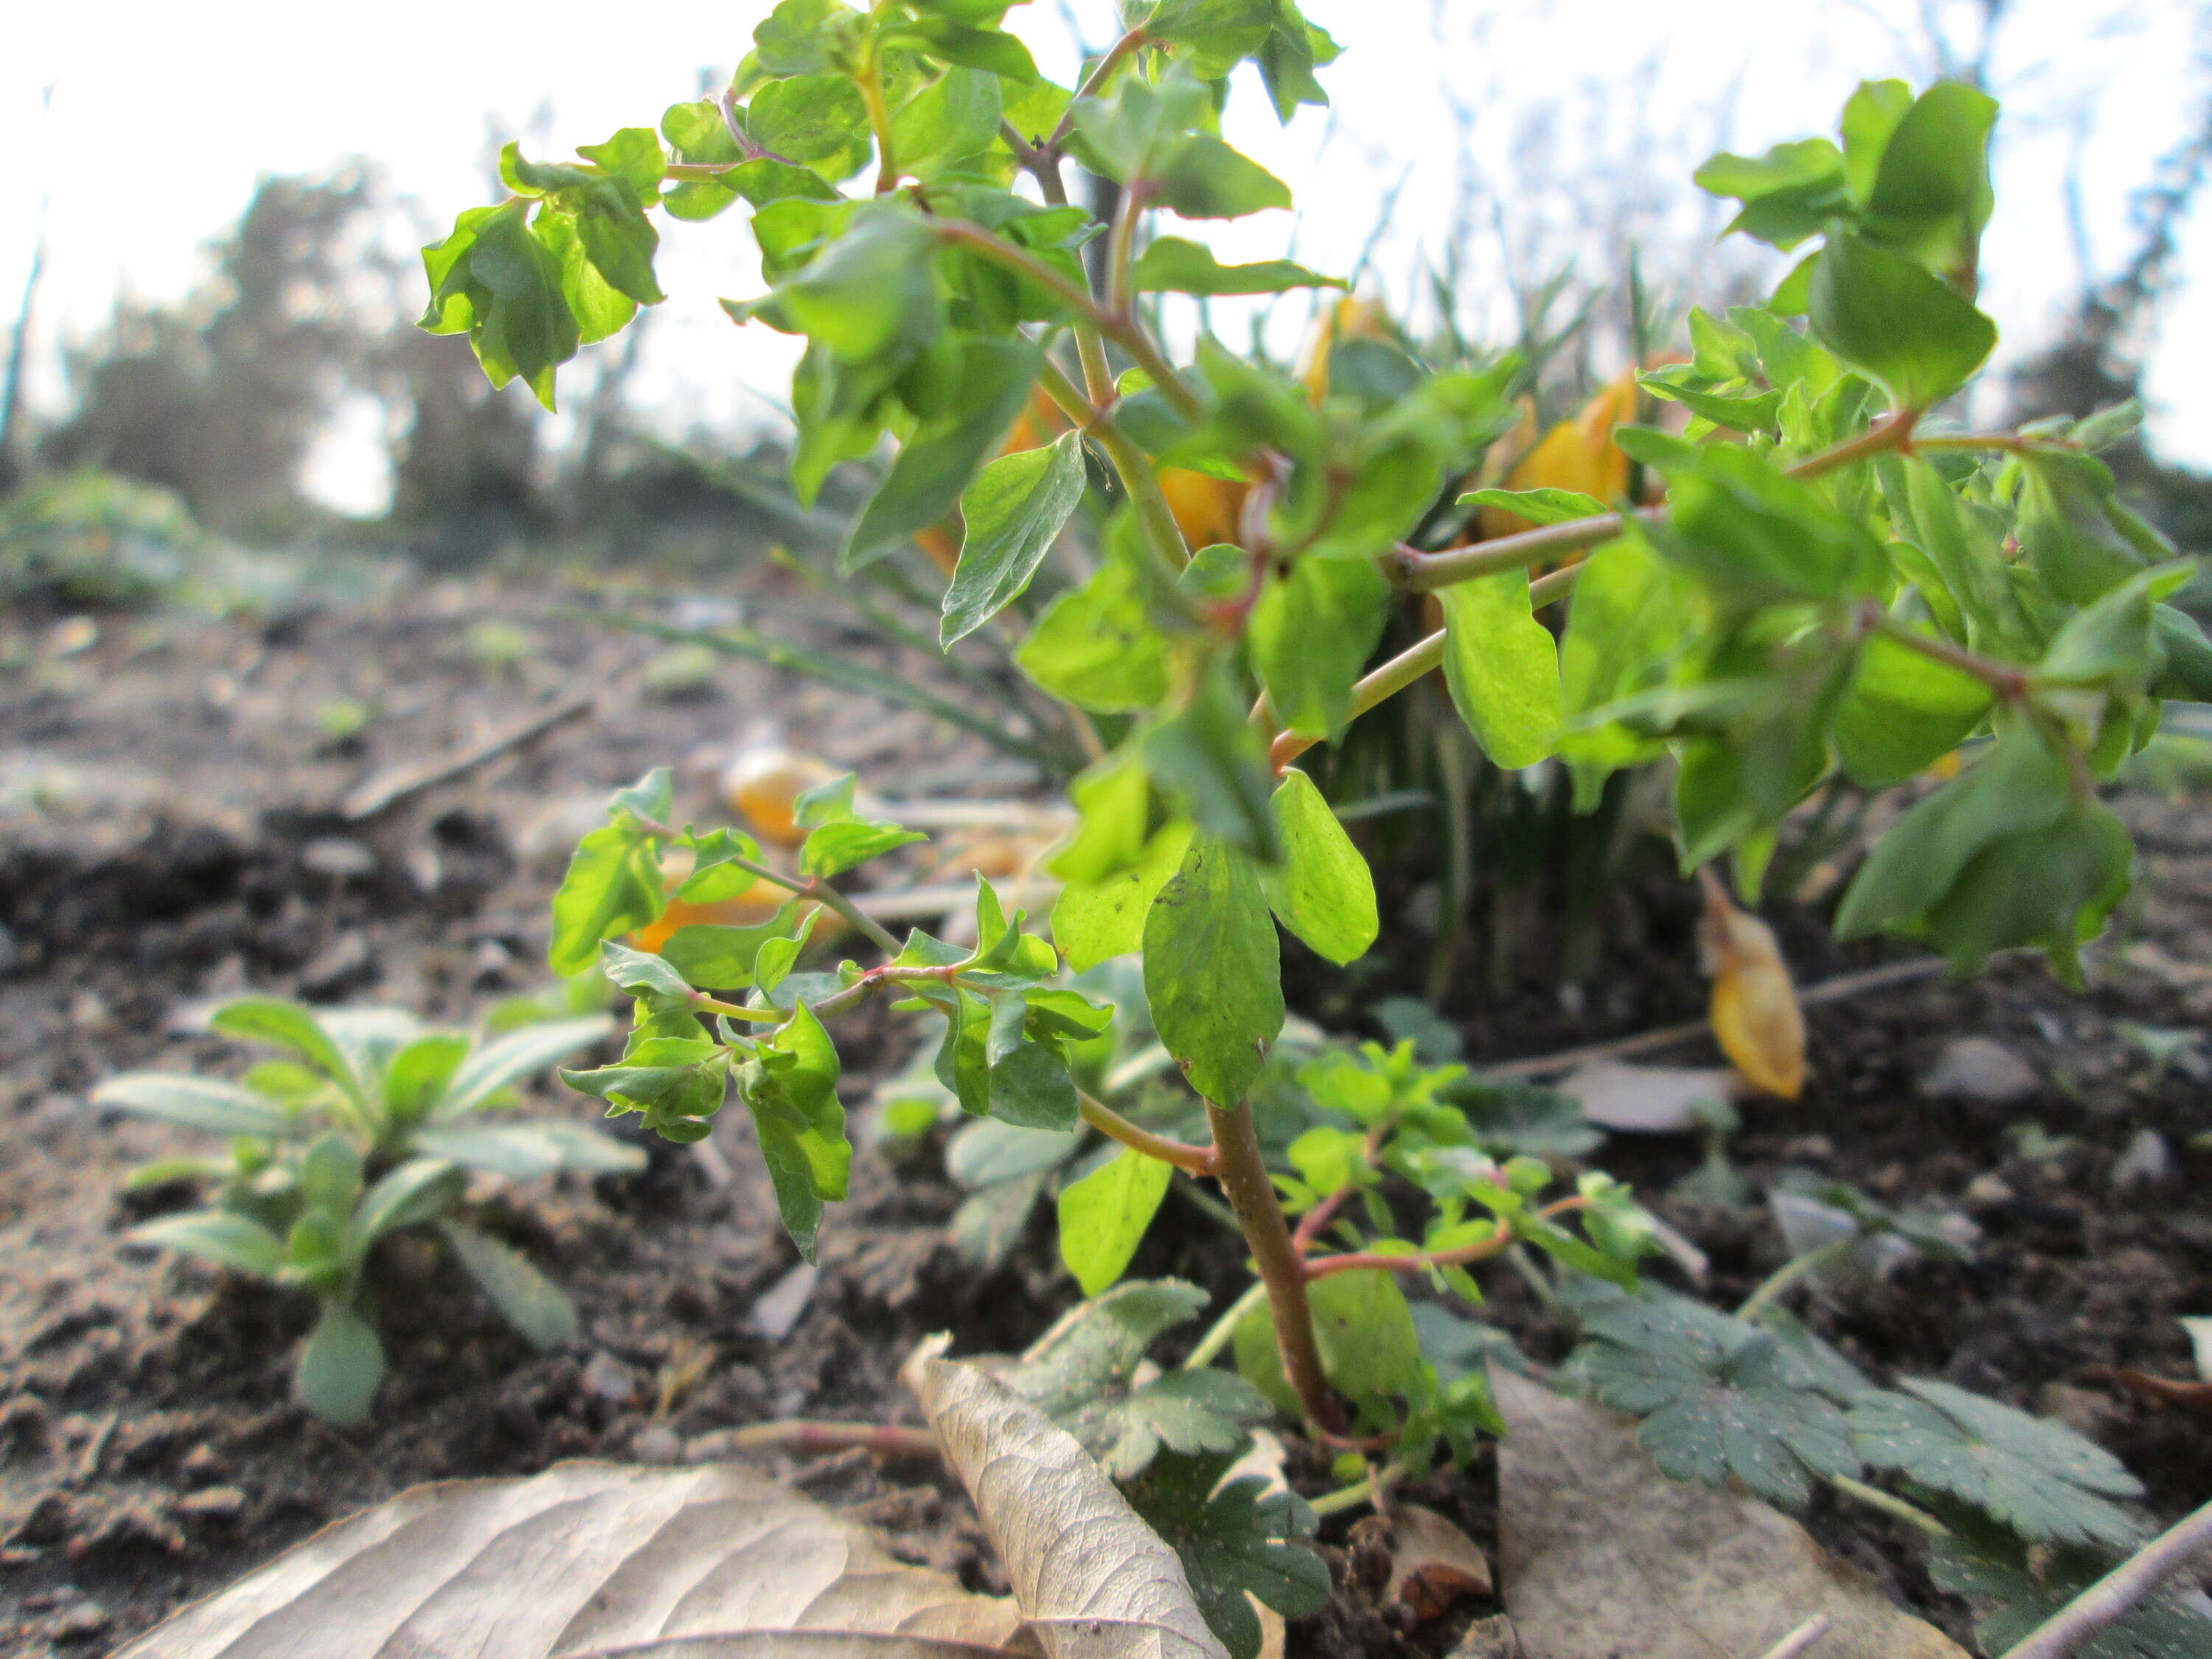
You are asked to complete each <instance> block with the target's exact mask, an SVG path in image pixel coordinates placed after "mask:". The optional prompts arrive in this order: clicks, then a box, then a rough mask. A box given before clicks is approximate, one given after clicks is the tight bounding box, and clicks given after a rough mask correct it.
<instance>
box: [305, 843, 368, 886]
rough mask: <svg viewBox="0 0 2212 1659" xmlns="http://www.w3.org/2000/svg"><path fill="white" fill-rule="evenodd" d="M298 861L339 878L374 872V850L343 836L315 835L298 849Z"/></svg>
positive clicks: (310, 868)
mask: <svg viewBox="0 0 2212 1659" xmlns="http://www.w3.org/2000/svg"><path fill="white" fill-rule="evenodd" d="M300 863H301V866H302V867H303V868H305V869H307V870H311V871H313V872H314V873H315V874H317V875H319V876H331V877H334V878H337V879H338V880H340V881H343V880H345V879H346V878H349V877H359V876H373V875H374V874H375V873H376V854H374V853H373V852H371V851H370V850H369V849H368V848H366V847H364V846H362V843H361V842H357V841H355V840H353V839H352V838H351V837H350V836H317V837H316V838H315V839H314V840H313V841H311V842H308V843H307V845H306V846H305V847H302V848H301V849H300Z"/></svg>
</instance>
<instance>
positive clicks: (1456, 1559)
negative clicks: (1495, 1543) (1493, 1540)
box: [1390, 1504, 1492, 1620]
mask: <svg viewBox="0 0 2212 1659" xmlns="http://www.w3.org/2000/svg"><path fill="white" fill-rule="evenodd" d="M1491 1589H1492V1586H1491V1580H1490V1558H1489V1557H1487V1556H1486V1555H1485V1554H1484V1553H1482V1547H1481V1546H1480V1545H1479V1544H1477V1543H1476V1542H1475V1541H1474V1540H1473V1539H1472V1538H1469V1537H1468V1535H1467V1534H1465V1533H1463V1532H1462V1531H1461V1530H1460V1529H1459V1528H1457V1527H1455V1526H1454V1525H1453V1524H1452V1523H1451V1522H1449V1521H1447V1520H1446V1519H1444V1517H1443V1516H1441V1515H1438V1514H1437V1512H1436V1511H1435V1510H1425V1509H1423V1508H1422V1507H1421V1506H1420V1505H1419V1504H1392V1505H1391V1506H1390V1595H1391V1597H1392V1599H1393V1600H1395V1601H1403V1602H1404V1603H1405V1604H1406V1605H1407V1607H1411V1608H1412V1609H1413V1616H1414V1617H1415V1618H1416V1619H1421V1620H1429V1619H1441V1618H1443V1616H1444V1614H1445V1613H1448V1612H1449V1611H1450V1610H1451V1605H1452V1603H1453V1602H1455V1601H1458V1600H1459V1598H1460V1597H1461V1596H1462V1595H1489V1594H1490V1593H1491Z"/></svg>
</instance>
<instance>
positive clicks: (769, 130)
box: [744, 75, 868, 180]
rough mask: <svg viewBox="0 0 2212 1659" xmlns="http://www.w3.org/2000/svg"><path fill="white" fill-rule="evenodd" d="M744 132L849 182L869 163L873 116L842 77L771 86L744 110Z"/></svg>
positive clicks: (783, 154) (805, 164)
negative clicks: (869, 134)
mask: <svg viewBox="0 0 2212 1659" xmlns="http://www.w3.org/2000/svg"><path fill="white" fill-rule="evenodd" d="M744 120H745V129H746V131H747V132H748V133H749V134H750V136H751V138H752V141H753V142H754V143H756V144H757V145H759V146H760V147H761V148H762V149H765V150H769V151H773V152H774V153H775V155H778V156H780V157H781V158H782V159H783V160H784V161H795V162H797V163H798V164H799V166H801V167H812V168H814V169H815V170H816V171H817V172H819V173H821V174H822V176H823V178H825V179H832V180H835V179H846V178H849V177H851V176H852V175H853V174H854V173H857V172H859V171H860V166H861V164H862V163H863V162H865V161H866V160H867V159H868V111H867V106H866V104H865V103H864V102H863V101H862V100H861V98H860V88H858V87H856V86H854V84H853V82H851V81H849V80H848V79H847V78H846V77H845V76H842V75H798V76H791V77H790V78H788V79H787V80H781V81H771V82H769V84H768V85H766V86H764V87H763V88H761V89H760V90H759V91H758V92H757V93H755V94H753V96H752V100H751V102H750V103H749V104H747V105H746V106H745V114H744Z"/></svg>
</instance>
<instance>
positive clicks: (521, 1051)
mask: <svg viewBox="0 0 2212 1659" xmlns="http://www.w3.org/2000/svg"><path fill="white" fill-rule="evenodd" d="M210 1027H211V1029H212V1030H215V1031H216V1032H218V1033H220V1034H221V1035H222V1036H228V1037H232V1038H234V1039H236V1040H237V1041H239V1042H250V1043H255V1044H258V1045H261V1046H264V1047H267V1048H275V1049H277V1050H278V1051H279V1052H280V1053H282V1054H283V1055H285V1056H286V1058H283V1059H281V1060H264V1061H262V1062H261V1063H260V1064H258V1065H257V1066H253V1067H252V1069H251V1070H249V1071H248V1072H247V1073H246V1075H245V1077H244V1078H243V1079H240V1081H238V1082H236V1083H230V1082H225V1081H222V1080H221V1079H214V1078H204V1077H197V1076H193V1075H191V1074H189V1073H166V1072H131V1073H125V1074H124V1075H122V1076H120V1077H116V1078H111V1079H108V1080H107V1081H106V1083H103V1084H101V1085H100V1086H99V1087H98V1088H97V1089H95V1090H94V1091H93V1096H92V1098H93V1101H94V1104H96V1105H101V1106H112V1107H115V1108H118V1109H121V1110H123V1111H126V1112H131V1113H135V1114H137V1115H139V1116H141V1117H150V1118H156V1119H159V1120H161V1121H164V1122H167V1123H173V1124H177V1125H179V1126H180V1127H185V1128H188V1129H197V1130H201V1131H204V1132H205V1133H210V1134H216V1135H222V1136H225V1137H227V1138H228V1140H229V1146H228V1155H227V1156H225V1157H221V1158H165V1159H162V1160H161V1161H159V1162H157V1163H154V1164H147V1165H145V1166H143V1168H141V1169H139V1170H137V1171H135V1172H134V1173H133V1174H132V1176H131V1180H130V1183H129V1184H130V1185H131V1187H133V1188H147V1187H152V1186H161V1185H166V1184H167V1183H169V1182H176V1181H192V1182H206V1183H210V1184H211V1185H212V1186H213V1188H214V1198H215V1202H214V1204H213V1206H212V1207H210V1208H208V1209H204V1210H194V1211H190V1212H185V1213H183V1214H179V1215H168V1216H162V1217H161V1218H158V1219H155V1220H153V1221H149V1222H147V1223H146V1224H144V1225H142V1226H139V1227H136V1228H133V1229H132V1230H131V1238H132V1239H133V1240H134V1241H136V1242H137V1243H142V1244H153V1245H158V1246H160V1247H161V1248H162V1249H172V1250H179V1251H182V1252H183V1253H184V1254H185V1255H197V1256H199V1257H202V1258H203V1259H204V1260H206V1261H213V1262H215V1263H216V1264H217V1265H219V1266H222V1267H229V1268H232V1269H234V1270H235V1271H237V1272H239V1273H246V1274H248V1275H250V1276H251V1277H253V1278H256V1279H267V1280H270V1282H271V1283H274V1284H276V1285H284V1286H287V1287H295V1288H298V1289H302V1290H307V1291H312V1292H313V1294H314V1296H315V1297H317V1298H318V1300H319V1303H320V1304H321V1311H320V1313H319V1316H318V1317H317V1319H316V1322H315V1327H314V1329H313V1333H312V1334H310V1335H309V1336H308V1338H307V1343H306V1345H305V1346H303V1347H302V1348H301V1352H300V1357H299V1361H298V1365H297V1368H296V1370H295V1372H294V1377H293V1382H294V1391H295V1394H296V1395H297V1396H298V1398H299V1401H300V1403H301V1404H302V1405H303V1406H305V1407H307V1409H308V1410H310V1411H312V1412H313V1413H315V1414H316V1415H318V1416H319V1417H324V1418H327V1419H330V1420H331V1421H332V1422H337V1423H354V1422H358V1421H360V1420H361V1419H362V1418H364V1417H366V1416H367V1415H368V1407H369V1403H370V1401H373V1400H374V1398H375V1395H376V1389H377V1385H378V1384H379V1383H380V1382H381V1381H382V1380H383V1376H384V1348H383V1344H382V1343H381V1342H380V1340H378V1338H377V1334H376V1317H377V1310H376V1307H375V1299H374V1292H373V1291H372V1289H371V1287H370V1285H369V1284H368V1280H367V1278H366V1276H365V1272H364V1270H365V1269H366V1267H367V1266H368V1257H369V1253H370V1251H371V1250H372V1249H374V1246H375V1245H376V1243H377V1242H378V1241H379V1240H380V1239H382V1238H385V1237H388V1236H390V1235H391V1234H392V1233H395V1232H398V1231H402V1230H404V1229H406V1228H410V1227H428V1228H432V1229H434V1230H435V1231H436V1232H437V1233H438V1235H439V1236H440V1237H441V1239H442V1240H443V1241H444V1243H446V1245H447V1248H449V1249H451V1250H452V1251H453V1255H454V1257H455V1258H456V1259H457V1260H458V1261H459V1262H460V1264H461V1265H462V1267H465V1269H466V1270H467V1271H468V1273H469V1275H470V1276H471V1278H472V1279H475V1280H476V1282H477V1285H480V1286H481V1287H482V1288H483V1291H484V1293H485V1294H486V1295H487V1296H489V1297H490V1298H491V1302H492V1305H493V1306H495V1308H497V1309H498V1310H499V1311H500V1313H501V1316H502V1317H504V1318H505V1319H506V1320H507V1322H508V1323H509V1324H511V1325H512V1326H513V1327H514V1328H515V1329H516V1330H517V1331H519V1332H520V1333H521V1334H522V1335H523V1336H525V1337H526V1338H527V1339H528V1340H530V1341H531V1342H532V1343H534V1344H536V1345H537V1346H540V1347H547V1348H550V1347H557V1346H560V1345H561V1344H562V1342H564V1341H566V1340H568V1337H569V1336H570V1335H571V1334H573V1333H574V1327H575V1313H574V1309H572V1308H571V1307H570V1305H569V1303H568V1297H566V1296H565V1295H563V1294H562V1291H561V1290H560V1288H559V1286H557V1285H554V1284H553V1283H552V1282H551V1281H550V1280H549V1279H546V1278H545V1277H544V1274H542V1273H539V1272H538V1269H537V1268H535V1267H532V1266H531V1264H530V1262H529V1261H527V1260H526V1258H525V1257H524V1256H522V1255H520V1253H519V1252H518V1251H516V1250H515V1249H513V1246H511V1245H509V1244H507V1243H502V1242H501V1240H499V1239H496V1238H495V1237H492V1236H491V1235H490V1234H489V1233H487V1232H484V1231H482V1230H481V1229H479V1228H477V1227H476V1226H473V1225H471V1224H470V1223H469V1221H468V1220H467V1219H466V1218H465V1209H464V1206H463V1203H462V1200H463V1197H464V1188H465V1183H466V1181H467V1176H468V1174H469V1172H470V1171H471V1170H479V1171H483V1172H484V1173H486V1174H489V1175H495V1176H506V1177H507V1178H510V1179H513V1180H518V1181H520V1180H529V1179H532V1178H534V1177H537V1176H546V1175H551V1174H553V1173H555V1172H556V1171H559V1170H577V1171H580V1172H583V1173H586V1174H592V1175H605V1174H613V1173H621V1172H625V1171H630V1170H637V1169H639V1168H641V1167H642V1165H643V1163H644V1159H643V1157H642V1156H641V1154H640V1153H639V1152H638V1150H637V1149H636V1148H635V1147H634V1146H624V1145H623V1144H622V1143H621V1142H620V1141H618V1140H616V1139H613V1138H612V1137H611V1136H609V1135H606V1134H604V1133H601V1132H600V1131H599V1130H596V1129H590V1128H586V1127H583V1126H582V1125H580V1124H574V1123H564V1122H560V1121H549V1120H543V1119H514V1118H509V1117H504V1116H501V1117H496V1118H486V1117H484V1116H483V1115H484V1114H486V1113H488V1112H490V1113H499V1112H501V1111H502V1110H503V1109H504V1108H506V1107H507V1106H508V1105H509V1104H511V1103H512V1102H513V1092H514V1085H516V1084H517V1083H520V1082H521V1081H523V1080H524V1079H527V1078H530V1077H533V1076H535V1075H538V1073H542V1072H544V1070H545V1068H546V1067H548V1066H550V1065H552V1064H553V1063H554V1062H555V1061H556V1060H562V1059H565V1058H566V1057H568V1055H570V1054H574V1053H575V1052H576V1051H577V1050H578V1049H580V1048H586V1047H587V1046H589V1045H590V1044H592V1043H593V1042H599V1040H600V1039H601V1038H603V1037H605V1036H606V1035H607V1033H608V1031H609V1030H611V1022H610V1021H609V1020H608V1019H606V1018H605V1017H604V1016H598V1015H595V1016H592V1017H588V1018H576V1019H562V1020H551V1021H545V1022H542V1023H538V1024H529V1025H525V1026H522V1027H521V1028H520V1029H519V1030H513V1031H510V1032H508V1033H507V1035H505V1036H499V1037H495V1038H493V1039H491V1040H490V1041H488V1042H479V1041H477V1040H476V1039H474V1038H472V1037H471V1036H468V1035H466V1034H465V1033H462V1032H457V1031H441V1030H426V1029H425V1028H424V1027H423V1026H422V1024H420V1022H418V1021H417V1020H416V1019H415V1018H413V1016H411V1015H410V1014H408V1013H406V1012H404V1011H403V1010H400V1009H395V1008H362V1009H346V1010H325V1011H320V1012H318V1011H315V1010H312V1009H309V1008H307V1007H304V1006H301V1005H300V1004H298V1003H294V1002H286V1001H283V1000H279V999H276V998H273V997H251V998H246V999H243V1000H239V1001H235V1002H231V1003H228V1004H226V1005H225V1006H222V1008H220V1009H218V1010H216V1012H215V1014H214V1016H213V1018H212V1019H211V1020H210Z"/></svg>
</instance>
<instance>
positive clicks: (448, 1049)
mask: <svg viewBox="0 0 2212 1659" xmlns="http://www.w3.org/2000/svg"><path fill="white" fill-rule="evenodd" d="M470 1047H471V1044H470V1042H469V1039H468V1038H467V1037H465V1036H461V1035H460V1034H459V1033H458V1032H453V1031H437V1032H433V1033H432V1034H431V1035H429V1036H423V1037H417V1038H416V1040H415V1041H414V1042H410V1043H409V1044H408V1045H407V1046H406V1047H405V1048H402V1049H401V1050H400V1051H399V1052H398V1054H394V1055H392V1064H391V1065H390V1066H387V1067H386V1068H385V1073H384V1113H385V1115H386V1118H388V1119H389V1120H390V1121H392V1122H394V1123H412V1122H415V1121H417V1120H419V1119H420V1118H422V1116H424V1115H426V1114H427V1113H428V1111H429V1110H430V1109H431V1108H432V1107H433V1106H435V1104H436V1103H437V1102H438V1100H439V1097H441V1095H442V1094H443V1093H444V1092H445V1090H446V1087H447V1084H448V1083H449V1082H450V1081H451V1080H452V1079H453V1073H454V1072H455V1070H456V1069H457V1068H458V1067H459V1066H460V1063H461V1062H462V1060H465V1059H466V1058H467V1057H468V1052H469V1048H470Z"/></svg>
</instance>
